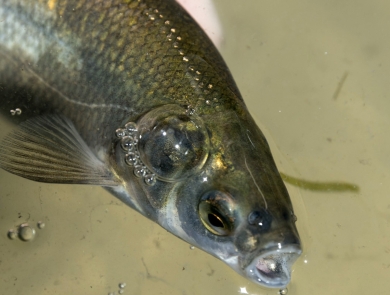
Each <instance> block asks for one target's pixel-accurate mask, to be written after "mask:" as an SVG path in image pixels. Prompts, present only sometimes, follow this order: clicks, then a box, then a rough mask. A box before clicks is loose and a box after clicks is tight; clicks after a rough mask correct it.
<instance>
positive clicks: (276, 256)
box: [245, 244, 302, 288]
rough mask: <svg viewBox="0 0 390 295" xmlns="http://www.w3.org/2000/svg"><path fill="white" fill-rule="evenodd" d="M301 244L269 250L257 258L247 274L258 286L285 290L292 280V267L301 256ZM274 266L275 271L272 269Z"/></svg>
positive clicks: (250, 265)
mask: <svg viewBox="0 0 390 295" xmlns="http://www.w3.org/2000/svg"><path fill="white" fill-rule="evenodd" d="M301 253H302V250H301V247H300V245H299V244H296V245H295V244H294V245H285V246H283V247H280V244H279V247H272V248H268V249H266V250H264V251H262V252H261V253H260V255H258V256H256V257H255V258H254V259H253V260H252V262H251V263H250V264H249V265H248V266H247V267H246V268H245V272H246V274H247V276H248V277H250V278H251V279H252V280H253V281H255V282H256V283H257V284H260V285H263V286H266V287H268V288H283V287H285V286H287V285H288V283H289V282H290V280H291V267H292V265H293V264H294V262H295V261H296V260H297V259H298V257H299V256H300V255H301ZM270 265H271V267H272V266H273V267H274V269H271V268H270Z"/></svg>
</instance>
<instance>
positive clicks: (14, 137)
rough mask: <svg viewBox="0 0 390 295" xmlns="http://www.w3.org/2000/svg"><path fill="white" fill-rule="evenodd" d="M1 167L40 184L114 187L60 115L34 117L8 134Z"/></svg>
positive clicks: (110, 176) (109, 175)
mask: <svg viewBox="0 0 390 295" xmlns="http://www.w3.org/2000/svg"><path fill="white" fill-rule="evenodd" d="M0 167H1V168H3V169H4V170H7V171H8V172H11V173H13V174H16V175H19V176H21V177H24V178H27V179H31V180H35V181H40V182H50V183H73V184H93V185H101V186H113V185H117V182H116V181H115V178H114V176H113V174H112V173H111V171H110V170H109V169H108V167H106V166H105V164H104V163H102V162H101V161H100V160H99V159H98V158H97V157H96V156H95V155H94V154H93V153H92V151H91V150H90V149H89V147H88V146H87V144H86V143H85V142H84V140H83V139H82V138H81V137H80V135H79V134H78V132H77V130H76V129H75V127H74V125H73V124H72V122H71V121H70V120H68V119H67V118H65V117H62V116H59V115H46V116H41V117H35V118H33V119H30V120H27V121H25V122H23V123H21V124H20V125H19V126H18V127H17V128H16V129H15V130H14V131H12V132H11V133H9V134H8V135H7V136H6V137H5V138H4V139H3V140H2V142H1V143H0Z"/></svg>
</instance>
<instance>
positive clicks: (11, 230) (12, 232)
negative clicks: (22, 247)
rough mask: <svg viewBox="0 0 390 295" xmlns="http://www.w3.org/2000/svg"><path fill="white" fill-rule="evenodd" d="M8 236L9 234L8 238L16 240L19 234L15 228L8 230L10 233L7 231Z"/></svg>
mask: <svg viewBox="0 0 390 295" xmlns="http://www.w3.org/2000/svg"><path fill="white" fill-rule="evenodd" d="M7 236H8V238H9V239H10V240H15V239H16V238H17V236H18V234H17V233H16V231H15V230H13V229H10V230H9V231H8V233H7Z"/></svg>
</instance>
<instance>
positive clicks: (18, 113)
mask: <svg viewBox="0 0 390 295" xmlns="http://www.w3.org/2000/svg"><path fill="white" fill-rule="evenodd" d="M9 112H10V113H11V115H12V116H15V115H17V116H19V115H20V114H21V113H22V110H21V109H19V108H16V109H14V110H10V111H9Z"/></svg>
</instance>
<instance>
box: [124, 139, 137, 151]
mask: <svg viewBox="0 0 390 295" xmlns="http://www.w3.org/2000/svg"><path fill="white" fill-rule="evenodd" d="M134 144H135V142H134V138H132V137H131V136H125V137H123V138H122V140H121V147H122V149H123V150H124V151H127V152H130V151H132V150H134Z"/></svg>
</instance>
